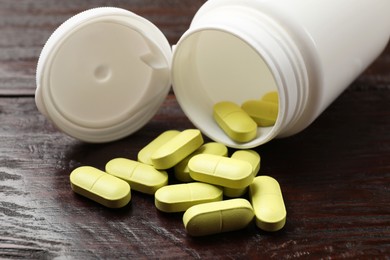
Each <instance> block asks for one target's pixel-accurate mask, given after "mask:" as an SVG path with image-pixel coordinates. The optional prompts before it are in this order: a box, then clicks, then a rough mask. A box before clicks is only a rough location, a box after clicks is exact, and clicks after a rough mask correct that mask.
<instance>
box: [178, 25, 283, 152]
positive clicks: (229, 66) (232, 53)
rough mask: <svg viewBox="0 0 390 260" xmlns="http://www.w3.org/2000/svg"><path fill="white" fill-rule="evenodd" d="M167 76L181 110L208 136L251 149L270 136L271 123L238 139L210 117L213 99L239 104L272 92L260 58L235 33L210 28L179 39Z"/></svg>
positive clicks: (272, 83) (271, 79) (272, 84)
mask: <svg viewBox="0 0 390 260" xmlns="http://www.w3.org/2000/svg"><path fill="white" fill-rule="evenodd" d="M172 80H173V88H174V91H175V94H176V96H177V99H178V102H179V103H180V105H181V107H182V109H183V111H184V112H185V113H186V115H187V116H188V117H189V119H190V120H191V121H192V122H193V123H194V124H195V126H196V127H198V128H199V129H200V130H201V131H202V132H203V133H204V134H205V135H207V136H208V137H210V138H211V139H213V140H215V141H218V142H222V143H224V144H226V145H228V146H230V147H236V148H251V147H255V146H258V145H259V144H262V143H265V142H267V141H269V140H270V139H272V138H273V137H274V135H272V133H271V132H272V129H273V126H260V127H258V129H257V134H256V137H255V139H253V140H252V141H249V142H237V141H234V140H232V139H231V138H229V137H228V136H227V135H226V134H225V132H224V131H223V130H222V129H221V127H219V125H218V124H217V123H216V121H215V120H214V118H213V107H214V105H215V104H216V103H218V102H222V101H230V102H233V103H235V104H237V105H238V106H241V105H242V104H243V103H245V102H247V101H249V100H261V99H262V98H263V97H264V96H265V95H266V94H268V93H270V92H277V84H276V81H275V79H274V77H273V74H272V72H271V70H270V68H269V67H268V66H267V64H266V62H265V60H264V59H263V58H262V57H261V55H260V54H259V53H258V52H257V51H256V50H255V49H254V48H253V47H252V46H251V45H249V44H248V43H247V42H245V41H244V40H242V39H240V38H239V37H238V36H235V35H233V34H231V33H229V32H225V31H221V30H211V29H209V30H202V31H196V32H193V33H191V34H189V35H187V36H186V37H184V38H182V39H181V41H180V42H179V44H178V45H177V47H176V49H175V53H174V58H173V78H172ZM271 135H272V136H271Z"/></svg>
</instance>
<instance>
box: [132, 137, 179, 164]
mask: <svg viewBox="0 0 390 260" xmlns="http://www.w3.org/2000/svg"><path fill="white" fill-rule="evenodd" d="M178 134H180V131H177V130H169V131H165V132H164V133H162V134H160V135H159V136H158V137H157V138H156V139H154V140H153V141H152V142H150V143H149V144H148V145H146V146H145V147H144V148H142V149H141V150H140V151H139V152H138V161H139V162H141V163H144V164H149V165H153V163H152V159H151V156H152V154H153V153H154V152H155V151H156V150H158V149H159V148H160V147H161V146H162V145H163V144H165V143H166V142H168V141H169V140H171V139H172V138H173V137H175V136H176V135H178Z"/></svg>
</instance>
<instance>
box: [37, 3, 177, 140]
mask: <svg viewBox="0 0 390 260" xmlns="http://www.w3.org/2000/svg"><path fill="white" fill-rule="evenodd" d="M171 60H172V52H171V48H170V44H169V43H168V41H167V39H166V38H165V37H164V35H163V34H162V32H161V31H160V30H159V29H158V28H157V27H156V26H155V25H153V24H152V23H151V22H149V21H148V20H146V19H144V18H142V17H140V16H138V15H136V14H134V13H132V12H129V11H126V10H123V9H119V8H112V7H103V8H96V9H91V10H88V11H85V12H82V13H80V14H78V15H75V16H73V17H72V18H70V19H69V20H67V21H66V22H65V23H63V24H62V25H61V26H60V27H59V28H58V29H57V30H56V31H55V32H54V33H53V34H52V36H51V37H50V38H49V40H48V41H47V43H46V44H45V46H44V48H43V50H42V53H41V55H40V57H39V61H38V65H37V90H36V95H35V97H36V104H37V107H38V109H39V111H40V112H41V113H42V114H44V115H46V116H47V117H48V118H49V119H51V120H52V121H53V123H54V124H55V125H56V126H57V127H58V128H60V129H61V130H62V131H64V132H65V133H67V134H69V135H71V136H73V137H75V138H78V139H80V140H84V141H87V142H107V141H113V140H116V139H120V138H122V137H125V136H127V135H129V134H131V133H133V132H135V131H137V130H138V129H140V128H141V127H142V126H144V125H145V124H146V123H147V122H148V121H149V120H150V119H151V118H152V117H153V116H154V114H155V113H156V112H157V110H158V109H159V107H160V105H161V104H162V102H163V101H164V99H165V97H166V95H167V93H168V91H169V89H170V86H171V80H170V69H171Z"/></svg>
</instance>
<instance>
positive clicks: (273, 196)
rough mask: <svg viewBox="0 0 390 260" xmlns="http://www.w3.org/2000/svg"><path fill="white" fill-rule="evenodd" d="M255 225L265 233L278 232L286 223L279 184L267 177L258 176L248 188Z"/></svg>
mask: <svg viewBox="0 0 390 260" xmlns="http://www.w3.org/2000/svg"><path fill="white" fill-rule="evenodd" d="M249 190H250V192H249V193H250V197H251V201H252V206H253V210H254V212H255V215H256V225H257V226H258V227H259V228H261V229H263V230H265V231H278V230H280V229H281V228H283V226H284V224H285V223H286V215H287V213H286V208H285V206H284V201H283V197H282V191H281V189H280V186H279V183H278V182H277V181H276V180H275V179H274V178H272V177H269V176H258V177H256V178H255V179H254V180H253V182H252V184H251V185H250V186H249Z"/></svg>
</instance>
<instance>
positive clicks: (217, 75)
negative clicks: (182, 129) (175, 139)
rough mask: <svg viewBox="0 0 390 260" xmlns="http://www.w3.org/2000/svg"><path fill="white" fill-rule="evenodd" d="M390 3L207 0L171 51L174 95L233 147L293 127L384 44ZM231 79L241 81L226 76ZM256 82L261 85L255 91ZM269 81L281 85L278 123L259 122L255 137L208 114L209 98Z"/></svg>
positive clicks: (312, 115)
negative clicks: (244, 136)
mask: <svg viewBox="0 0 390 260" xmlns="http://www.w3.org/2000/svg"><path fill="white" fill-rule="evenodd" d="M388 10H390V1H388V0H343V1H339V0H317V1H309V0H209V1H208V2H207V3H205V5H204V6H203V7H202V8H201V9H200V10H199V11H198V12H197V14H196V15H195V17H194V19H193V21H192V24H191V26H190V28H189V30H188V31H187V32H186V33H185V34H184V35H183V37H182V38H181V39H180V41H179V42H178V44H177V46H176V48H175V51H174V57H173V67H172V80H173V87H174V91H175V93H176V96H177V99H178V101H179V103H180V105H181V106H182V108H183V110H184V112H185V113H186V114H187V116H188V117H189V118H190V120H191V121H192V122H193V123H194V124H195V125H196V126H197V127H198V128H200V129H201V130H202V131H203V132H204V133H205V134H206V135H208V136H209V137H210V138H211V139H213V140H216V141H220V142H222V143H225V144H226V145H228V146H230V147H237V148H251V147H255V146H258V145H260V144H263V143H265V142H268V141H270V140H272V139H273V138H277V137H284V136H290V135H293V134H296V133H298V132H300V131H302V130H303V129H305V128H306V127H307V126H308V125H310V124H311V123H312V122H313V120H315V119H316V118H317V117H318V116H319V115H320V114H321V112H322V111H323V110H324V109H325V108H326V107H327V106H328V105H329V104H330V103H331V102H332V101H334V100H335V98H336V97H337V96H339V95H340V93H341V92H343V91H344V90H345V89H346V88H347V87H348V86H349V85H350V83H352V82H353V80H354V79H356V77H357V76H358V75H359V74H360V73H362V72H363V71H364V70H365V69H366V68H367V67H368V66H369V65H370V64H371V63H372V62H373V61H374V60H375V58H377V56H378V55H379V54H380V53H381V52H382V51H383V49H384V48H385V46H386V44H387V43H388V41H389V37H390V16H389V15H388ZM240 41H241V43H239V42H240ZM240 44H241V45H240ZM211 45H214V46H211ZM244 45H245V46H246V47H245V46H244ZM210 46H211V47H210ZM220 49H222V50H220ZM223 49H226V51H225V52H223ZM236 52H239V53H240V54H237V53H236ZM214 53H219V54H214ZM235 55H236V56H237V57H235ZM240 55H241V56H240ZM243 57H244V58H243ZM245 57H247V59H246V60H245ZM253 57H255V58H253ZM256 59H257V60H256ZM234 63H240V64H238V65H237V64H236V66H234ZM210 64H211V65H210ZM226 64H229V65H226ZM254 68H255V69H254ZM237 71H238V72H237ZM240 73H241V74H240ZM237 74H239V75H237ZM255 74H256V75H255ZM257 74H261V75H262V76H263V78H266V79H265V80H263V79H258V78H256V77H257ZM221 78H224V80H220V79H221ZM236 78H238V79H241V81H242V82H243V86H238V84H236V85H237V86H235V85H234V84H233V83H231V82H233V81H235V80H236ZM247 78H249V80H247ZM213 84H214V85H213ZM245 84H247V85H248V87H246V86H245ZM256 84H257V85H258V86H260V85H261V88H263V87H264V86H265V87H264V89H265V90H256V91H257V92H256V91H254V90H253V88H259V87H258V86H257V85H256ZM218 85H220V86H218ZM249 85H251V86H249ZM267 86H268V87H269V86H271V87H269V88H270V89H272V86H273V87H274V88H275V89H276V90H277V91H278V92H279V116H278V120H277V122H276V124H275V126H274V127H272V128H268V129H261V131H259V134H258V136H257V138H256V139H255V140H253V141H252V142H248V143H237V142H234V141H231V140H229V139H228V138H227V137H226V136H225V135H224V134H223V133H222V132H221V130H219V129H218V127H217V126H216V124H215V123H214V122H213V120H212V119H210V118H211V116H210V113H211V112H210V109H211V108H212V105H213V103H215V102H218V101H220V100H223V99H229V98H230V99H233V101H236V102H238V103H239V102H242V101H244V99H245V98H247V97H252V96H256V95H260V94H264V92H266V91H269V90H270V89H268V87H267ZM245 93H247V95H246V97H245Z"/></svg>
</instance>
